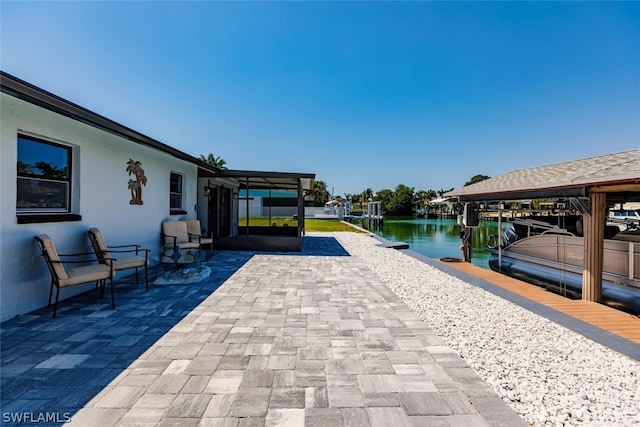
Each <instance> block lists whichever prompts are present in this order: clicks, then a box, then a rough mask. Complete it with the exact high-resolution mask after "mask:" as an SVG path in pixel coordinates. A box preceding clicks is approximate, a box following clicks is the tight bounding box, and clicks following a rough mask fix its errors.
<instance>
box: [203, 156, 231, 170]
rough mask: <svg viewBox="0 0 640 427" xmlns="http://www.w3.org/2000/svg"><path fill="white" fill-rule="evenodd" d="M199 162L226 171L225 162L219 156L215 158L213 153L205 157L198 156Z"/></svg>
mask: <svg viewBox="0 0 640 427" xmlns="http://www.w3.org/2000/svg"><path fill="white" fill-rule="evenodd" d="M200 160H202V161H203V162H206V163H209V164H210V165H211V166H215V167H217V168H218V169H226V168H227V166H226V165H227V162H226V161H225V160H224V159H223V158H222V157H220V156H218V157H216V156H214V155H213V153H209V154H207V155H206V156H205V155H204V154H200Z"/></svg>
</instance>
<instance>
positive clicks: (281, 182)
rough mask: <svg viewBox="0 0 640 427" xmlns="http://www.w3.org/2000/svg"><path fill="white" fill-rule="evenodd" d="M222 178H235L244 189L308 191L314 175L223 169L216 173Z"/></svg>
mask: <svg viewBox="0 0 640 427" xmlns="http://www.w3.org/2000/svg"><path fill="white" fill-rule="evenodd" d="M217 176H219V177H223V178H225V177H226V178H235V179H236V180H238V183H239V184H240V188H243V189H246V188H249V189H260V190H268V189H278V190H298V188H301V189H302V191H310V190H311V189H312V188H313V182H314V180H315V178H316V175H315V174H313V173H296V172H266V171H246V170H233V169H224V170H222V171H220V174H219V175H217Z"/></svg>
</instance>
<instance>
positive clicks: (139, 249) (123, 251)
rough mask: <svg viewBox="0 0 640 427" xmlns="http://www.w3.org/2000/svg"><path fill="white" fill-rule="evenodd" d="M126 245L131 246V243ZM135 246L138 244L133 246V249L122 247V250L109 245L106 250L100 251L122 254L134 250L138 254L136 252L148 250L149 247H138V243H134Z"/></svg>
mask: <svg viewBox="0 0 640 427" xmlns="http://www.w3.org/2000/svg"><path fill="white" fill-rule="evenodd" d="M127 246H132V245H127ZM136 246H138V247H137V248H135V249H123V250H113V249H111V248H117V247H118V246H109V249H107V250H106V251H100V253H117V254H124V253H128V252H135V253H136V255H138V252H144V251H147V252H150V251H149V249H143V248H140V247H139V245H136Z"/></svg>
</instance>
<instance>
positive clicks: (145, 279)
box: [144, 265, 149, 290]
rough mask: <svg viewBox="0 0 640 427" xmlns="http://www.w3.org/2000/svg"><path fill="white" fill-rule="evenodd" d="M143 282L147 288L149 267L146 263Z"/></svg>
mask: <svg viewBox="0 0 640 427" xmlns="http://www.w3.org/2000/svg"><path fill="white" fill-rule="evenodd" d="M144 284H145V286H146V287H147V290H149V267H148V266H146V265H145V266H144Z"/></svg>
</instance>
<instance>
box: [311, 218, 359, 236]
mask: <svg viewBox="0 0 640 427" xmlns="http://www.w3.org/2000/svg"><path fill="white" fill-rule="evenodd" d="M304 223H305V228H306V229H307V231H354V232H356V233H366V231H362V230H360V229H359V228H356V227H353V226H351V225H349V224H346V223H344V222H342V221H340V220H337V219H305V220H304Z"/></svg>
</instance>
